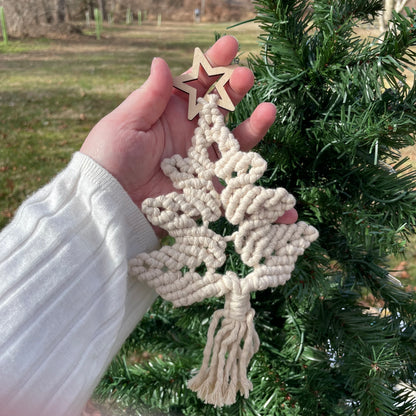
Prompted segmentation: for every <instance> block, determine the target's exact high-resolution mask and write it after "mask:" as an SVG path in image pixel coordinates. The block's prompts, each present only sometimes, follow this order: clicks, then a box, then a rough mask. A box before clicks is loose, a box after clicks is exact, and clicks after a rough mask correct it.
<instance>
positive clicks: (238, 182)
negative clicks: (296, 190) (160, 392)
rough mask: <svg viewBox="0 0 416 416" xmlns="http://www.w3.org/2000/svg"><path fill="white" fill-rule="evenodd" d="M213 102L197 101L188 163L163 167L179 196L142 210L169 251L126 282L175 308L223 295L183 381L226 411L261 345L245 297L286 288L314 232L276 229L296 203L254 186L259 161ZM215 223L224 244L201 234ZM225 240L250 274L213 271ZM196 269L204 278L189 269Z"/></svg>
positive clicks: (244, 390) (145, 256) (281, 192)
mask: <svg viewBox="0 0 416 416" xmlns="http://www.w3.org/2000/svg"><path fill="white" fill-rule="evenodd" d="M217 99H218V97H217V96H215V95H209V96H208V97H207V100H205V99H203V98H199V100H200V101H199V103H200V104H201V106H202V109H201V110H200V113H199V121H198V127H197V128H196V129H195V132H194V136H193V138H192V146H191V147H190V148H189V150H188V156H187V157H185V158H183V157H181V156H179V155H174V156H173V157H171V158H169V159H165V160H164V161H163V162H162V165H161V167H162V170H163V172H164V173H165V174H166V175H167V176H168V177H169V178H170V179H171V180H172V183H173V185H174V187H175V188H176V189H178V192H172V193H170V194H168V195H162V196H159V197H157V198H151V199H147V200H145V201H144V202H143V205H142V211H143V213H144V214H145V215H146V216H147V218H148V219H149V221H150V222H151V223H152V224H154V225H155V226H158V227H161V228H163V229H164V230H166V231H167V232H168V233H169V235H170V236H171V237H173V238H174V244H173V245H166V246H163V247H161V248H160V249H159V250H157V251H153V252H151V253H142V254H139V255H138V256H137V257H136V258H134V259H132V260H131V261H130V274H131V275H132V276H135V277H137V278H138V279H140V280H141V281H145V282H147V284H149V285H150V286H151V287H153V288H154V289H155V290H156V291H157V293H158V294H159V295H160V296H162V297H163V298H164V299H166V300H168V301H170V302H172V303H173V305H174V306H177V307H179V306H187V305H191V304H193V303H195V302H201V301H202V300H204V299H207V298H211V297H214V296H216V297H222V296H224V297H225V304H224V309H221V310H218V311H216V312H215V313H214V315H213V318H212V321H211V324H210V327H209V330H208V335H207V343H206V347H205V350H204V357H203V362H202V366H201V368H200V370H199V373H198V374H197V375H196V376H195V377H194V378H192V379H191V380H190V381H189V382H188V386H189V388H190V389H191V390H193V391H196V392H197V394H198V397H199V398H201V399H202V400H204V401H205V402H206V403H210V404H213V405H215V406H223V405H230V404H232V403H234V402H235V400H236V394H237V392H240V394H242V395H244V396H245V397H248V394H249V391H250V390H251V389H252V384H251V382H250V381H249V380H248V378H247V366H248V364H249V362H250V359H251V357H252V356H253V354H254V353H255V352H256V351H257V350H258V348H259V344H260V342H259V337H258V335H257V333H256V330H255V328H254V323H253V317H254V310H253V309H252V308H251V306H250V294H251V292H255V291H257V290H264V289H267V288H270V287H276V286H279V285H284V284H285V283H286V281H287V280H288V279H289V278H290V275H291V272H292V271H293V269H294V267H295V262H296V259H297V257H298V256H300V255H302V254H303V252H304V250H305V249H306V248H307V247H308V246H309V245H310V243H311V242H312V241H314V240H315V239H316V238H317V237H318V233H317V231H316V229H315V228H313V227H312V226H310V225H308V224H306V223H305V222H298V223H295V224H290V225H287V224H277V223H275V221H276V219H277V218H279V217H280V216H282V215H283V214H284V213H285V212H286V211H287V210H289V209H290V208H292V207H293V206H294V205H295V199H294V197H293V196H292V195H290V194H289V193H288V192H287V191H286V190H285V189H283V188H278V189H266V188H263V187H261V186H256V185H255V182H256V181H257V180H258V179H259V178H261V177H262V175H263V174H264V172H265V170H266V162H265V161H264V159H263V158H262V157H261V156H260V155H259V154H258V153H254V152H243V151H241V150H240V147H239V143H238V141H237V140H236V139H235V138H234V136H233V134H232V133H231V132H230V131H229V129H228V128H227V127H226V125H225V122H224V117H223V115H222V114H221V112H220V110H219V109H218V106H217ZM214 144H215V145H216V146H217V147H218V149H219V153H220V158H219V159H218V160H216V161H213V160H211V159H210V157H209V154H208V149H209V148H210V147H211V146H212V145H214ZM216 178H219V179H220V180H222V182H223V183H224V184H225V187H224V189H223V190H222V192H220V193H219V192H217V190H216V188H215V187H214V182H213V181H214V180H216ZM222 215H224V216H225V218H226V219H227V220H228V221H229V222H230V223H231V224H233V225H234V226H236V231H235V232H234V233H233V234H231V235H228V236H222V235H219V234H216V233H215V232H214V231H212V230H211V229H210V228H208V226H209V224H210V223H211V222H214V221H216V220H218V219H219V218H220V217H221V216H222ZM230 242H232V243H233V244H234V248H235V251H236V252H237V253H238V254H239V255H240V257H241V260H242V262H244V263H245V264H246V265H247V266H249V267H250V268H251V272H250V273H249V274H248V275H247V276H245V277H239V276H238V275H237V274H236V273H235V272H233V271H230V270H228V271H226V272H225V273H220V272H219V268H220V267H221V266H222V265H223V264H224V262H225V260H226V254H225V249H226V246H227V243H230ZM202 264H205V267H204V269H205V272H204V273H201V271H200V269H198V270H199V272H198V271H197V270H196V269H197V268H198V267H199V266H201V265H202ZM201 274H202V275H201Z"/></svg>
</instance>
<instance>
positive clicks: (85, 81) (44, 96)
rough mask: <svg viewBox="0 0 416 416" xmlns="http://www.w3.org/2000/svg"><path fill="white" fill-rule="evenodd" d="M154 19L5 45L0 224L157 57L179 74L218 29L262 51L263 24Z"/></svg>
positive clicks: (244, 47)
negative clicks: (233, 25) (159, 22)
mask: <svg viewBox="0 0 416 416" xmlns="http://www.w3.org/2000/svg"><path fill="white" fill-rule="evenodd" d="M228 26H229V24H225V23H223V24H198V25H196V24H186V23H185V24H184V23H163V24H162V25H161V26H156V25H155V24H154V23H152V24H150V23H149V24H145V25H143V26H137V25H130V26H125V25H113V26H106V27H104V32H103V35H102V38H101V40H99V41H98V40H96V39H95V36H94V34H93V32H92V31H91V32H86V34H85V36H70V37H68V38H67V39H59V40H51V39H24V40H12V41H10V43H9V45H8V46H7V47H5V46H3V45H2V44H1V45H0V228H1V227H3V226H4V225H6V224H7V223H8V222H9V220H10V218H11V217H12V216H13V213H14V211H15V210H16V208H17V207H18V206H19V205H20V203H21V202H22V201H23V200H24V199H25V198H26V197H27V196H28V195H29V194H31V193H32V192H33V191H35V190H36V189H38V188H39V187H40V186H41V185H42V184H44V183H45V182H47V181H48V180H49V179H50V178H51V177H53V176H54V175H55V174H56V173H57V172H58V171H60V170H61V169H62V168H63V167H64V166H65V165H66V164H67V163H68V161H69V160H70V158H71V154H72V153H73V152H74V151H76V150H78V149H79V147H80V145H81V143H82V142H83V140H84V138H85V137H86V135H87V134H88V132H89V130H90V129H91V128H92V127H93V125H94V124H95V123H96V122H97V121H98V120H99V119H100V118H101V117H103V116H104V115H105V114H107V113H108V112H110V111H111V110H112V109H113V108H114V107H116V106H117V105H118V104H119V103H120V102H121V101H122V100H123V99H124V98H125V97H126V96H127V95H128V94H129V93H130V92H131V91H133V90H134V89H135V88H137V87H138V86H140V85H141V84H142V82H143V81H144V80H145V79H146V78H147V76H148V73H149V68H150V64H151V61H152V58H153V57H155V56H160V57H163V58H164V59H165V60H166V61H167V62H168V63H169V65H170V67H171V70H172V73H173V75H179V74H180V73H182V72H183V71H184V70H185V69H187V68H188V67H189V66H190V65H191V64H192V58H193V50H194V48H195V47H197V46H198V47H200V48H201V49H206V48H207V47H208V46H209V45H211V44H212V43H213V41H214V40H215V33H219V34H225V33H228V34H232V35H234V36H236V37H237V38H238V39H239V42H240V46H241V53H242V56H241V59H242V60H244V55H245V54H247V53H249V52H257V51H258V39H257V35H258V29H257V27H256V26H255V25H254V24H245V25H243V26H239V27H236V28H233V29H229V30H227V27H228Z"/></svg>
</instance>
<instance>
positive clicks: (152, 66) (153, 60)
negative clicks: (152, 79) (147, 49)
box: [150, 56, 159, 72]
mask: <svg viewBox="0 0 416 416" xmlns="http://www.w3.org/2000/svg"><path fill="white" fill-rule="evenodd" d="M158 59H159V58H158V57H156V56H155V57H154V58H153V59H152V65H151V66H150V72H152V71H153V68H154V65H155V62H156V61H157V60H158Z"/></svg>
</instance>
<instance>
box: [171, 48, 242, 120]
mask: <svg viewBox="0 0 416 416" xmlns="http://www.w3.org/2000/svg"><path fill="white" fill-rule="evenodd" d="M201 67H202V68H203V69H204V71H205V72H206V74H207V75H208V76H209V77H212V76H217V75H221V76H220V78H219V79H218V80H217V81H216V82H215V88H216V90H217V93H218V95H219V99H218V102H217V105H218V107H221V108H224V109H225V110H228V111H234V110H235V106H234V104H233V102H232V101H231V98H230V97H229V96H228V94H227V91H226V90H225V85H226V84H227V82H229V80H230V77H231V74H232V72H233V69H234V68H233V67H231V66H217V67H212V65H211V64H210V63H209V61H208V59H207V58H206V57H205V55H204V54H203V52H202V51H201V49H199V48H195V51H194V60H193V63H192V68H191V70H190V72H187V73H185V74H182V75H179V76H178V77H176V78H174V79H173V86H174V87H175V88H177V89H178V90H181V91H183V92H186V93H187V94H189V99H188V120H193V119H194V118H195V117H196V116H197V115H198V113H199V112H200V111H201V109H202V103H198V101H197V100H198V97H197V90H196V88H195V87H192V86H191V85H188V84H187V83H188V82H190V81H195V80H197V79H198V77H199V70H200V68H201Z"/></svg>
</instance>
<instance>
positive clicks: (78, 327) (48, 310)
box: [0, 153, 158, 416]
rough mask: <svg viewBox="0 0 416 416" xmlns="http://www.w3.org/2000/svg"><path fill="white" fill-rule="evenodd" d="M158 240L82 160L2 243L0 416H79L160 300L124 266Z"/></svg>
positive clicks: (104, 177)
mask: <svg viewBox="0 0 416 416" xmlns="http://www.w3.org/2000/svg"><path fill="white" fill-rule="evenodd" d="M157 245H158V241H157V238H156V236H155V234H154V232H153V230H152V228H151V227H150V225H149V223H148V222H147V221H146V219H145V218H144V216H143V215H142V214H141V213H140V211H139V210H138V209H137V207H136V206H135V205H134V203H133V202H132V201H131V199H130V198H129V197H128V195H127V193H126V192H125V191H124V190H123V188H122V187H121V185H120V184H119V183H118V182H117V181H116V180H115V179H114V178H113V177H112V176H111V175H110V174H109V173H108V172H107V171H106V170H104V169H103V168H102V167H100V166H99V165H97V164H96V163H95V162H94V161H92V160H91V159H90V158H88V157H87V156H85V155H83V154H81V153H76V154H75V155H74V157H73V159H72V161H71V162H70V164H69V165H68V166H67V168H66V169H65V170H64V171H62V172H61V173H60V174H59V175H58V176H57V177H56V178H55V179H54V180H53V181H52V182H51V183H49V184H48V185H46V186H45V187H44V188H42V189H41V190H39V191H38V192H37V193H35V194H34V195H33V196H31V197H30V198H29V199H28V200H26V201H25V202H24V203H23V204H22V206H21V207H20V208H19V210H18V212H17V213H16V216H15V218H14V220H13V221H12V222H11V223H10V224H9V225H8V226H7V227H6V228H5V229H4V230H3V231H2V233H1V234H0V317H1V321H0V416H52V415H53V416H78V415H79V414H80V413H81V411H82V408H83V406H84V405H85V402H86V401H87V400H88V398H89V397H90V396H91V394H92V392H93V389H94V388H95V386H96V384H97V383H98V382H99V380H100V378H101V377H102V375H103V373H104V371H105V369H106V367H107V366H108V364H109V363H110V361H111V359H112V358H113V356H114V355H115V354H116V353H117V351H118V350H119V348H120V347H121V345H122V343H123V342H124V340H125V339H126V337H127V336H128V335H129V334H130V332H131V331H132V330H133V329H134V327H135V325H137V323H138V321H139V320H140V319H141V317H142V316H143V315H144V313H145V312H146V310H147V309H148V308H149V306H150V305H151V304H152V303H153V301H154V300H155V298H156V294H155V293H154V292H153V290H151V289H150V288H148V287H147V286H146V285H144V284H142V283H139V282H138V281H133V280H130V279H129V278H128V274H127V267H128V265H127V261H128V259H129V258H130V257H132V256H134V255H136V254H137V253H139V252H143V251H150V250H154V249H155V248H157Z"/></svg>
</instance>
